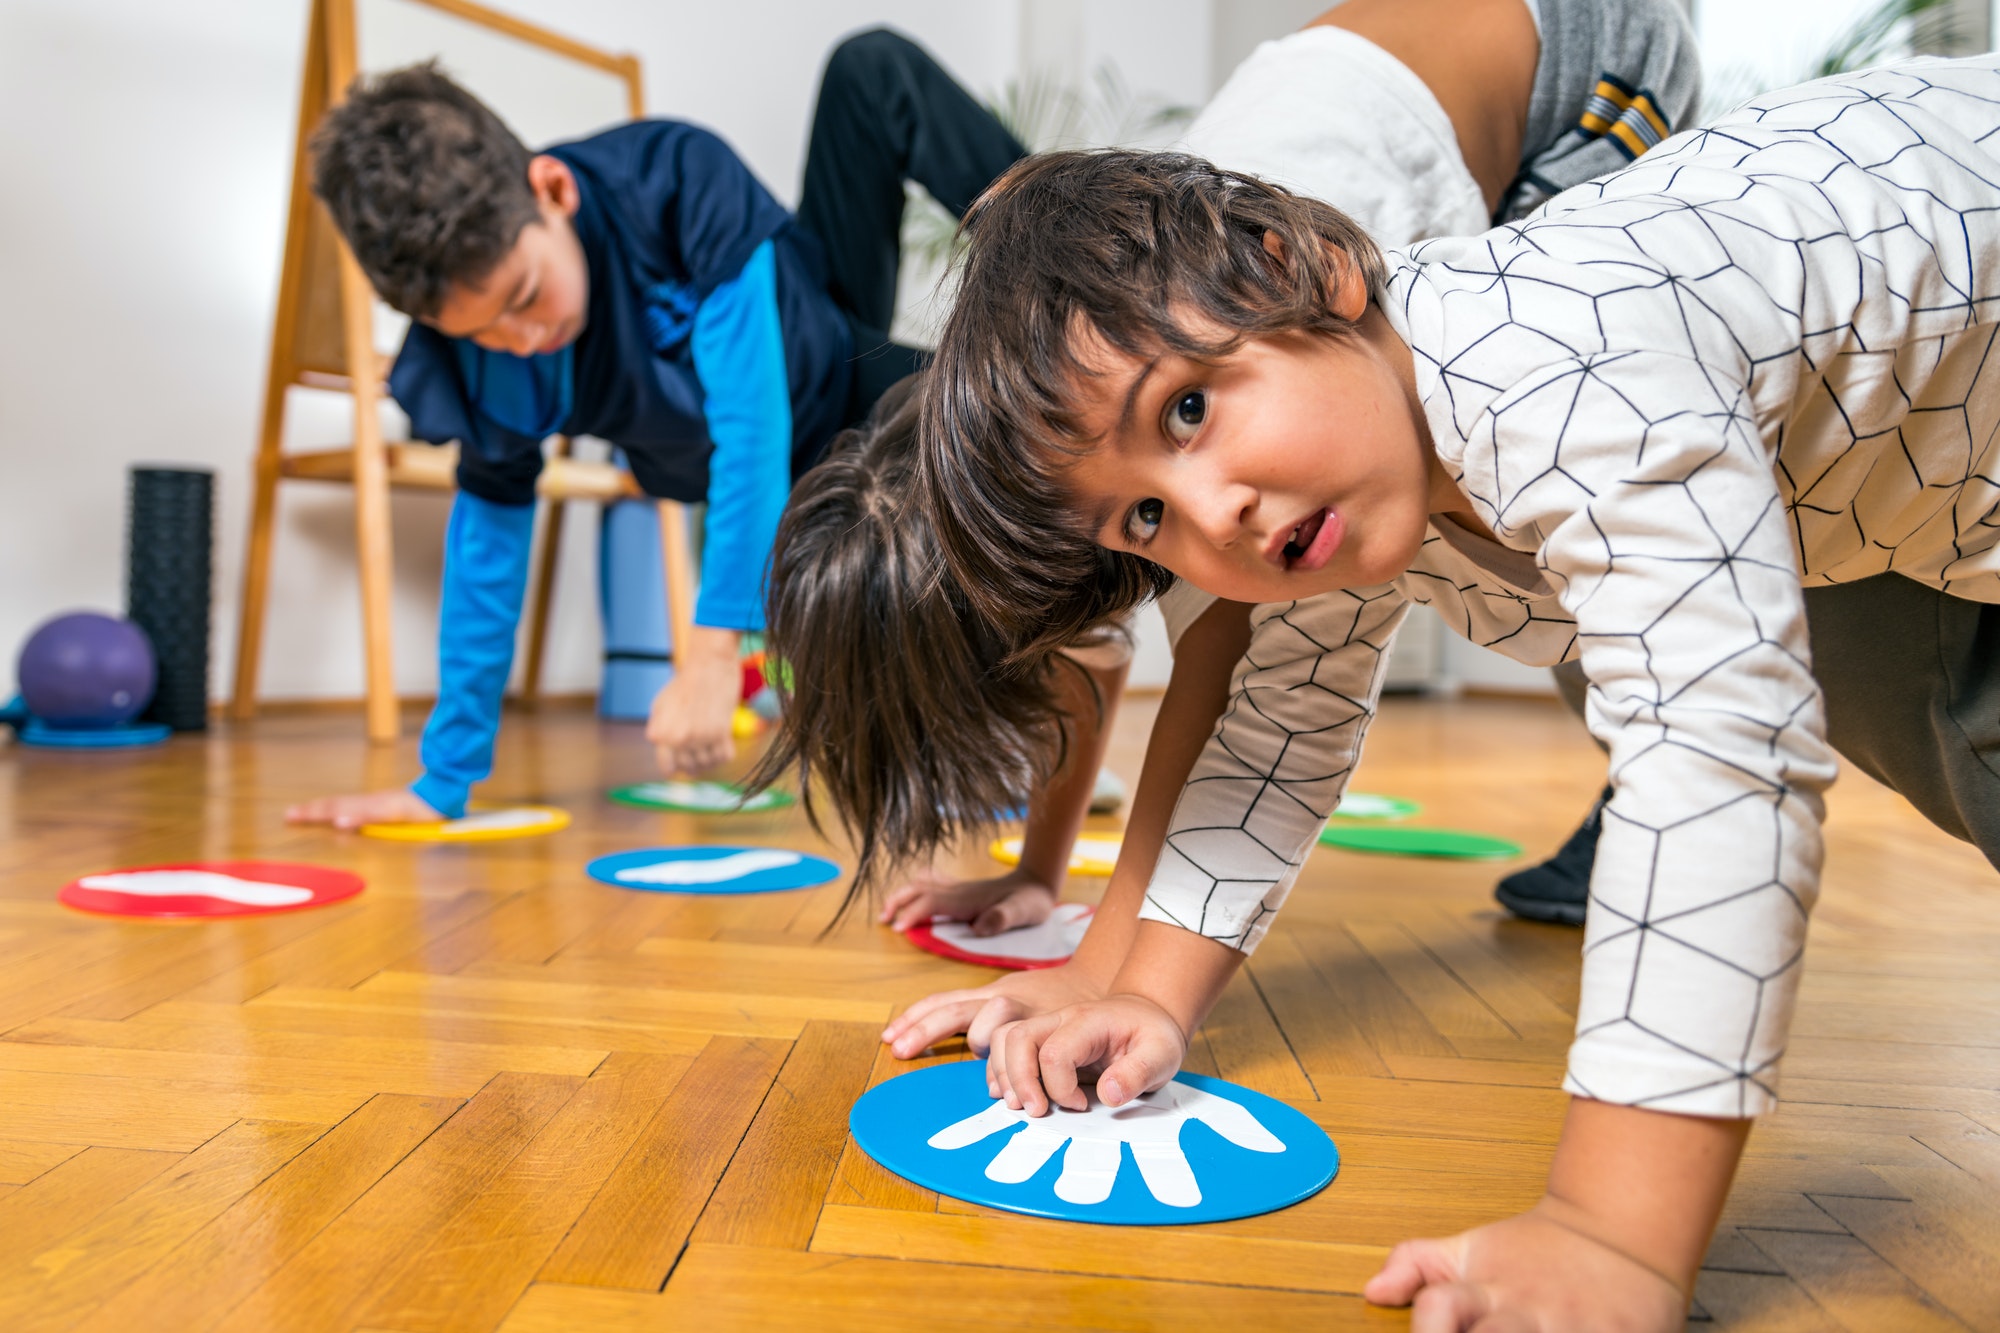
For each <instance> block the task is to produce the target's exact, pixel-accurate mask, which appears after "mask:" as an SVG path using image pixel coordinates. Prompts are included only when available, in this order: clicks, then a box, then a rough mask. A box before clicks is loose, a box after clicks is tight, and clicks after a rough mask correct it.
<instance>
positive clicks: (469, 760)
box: [410, 491, 535, 819]
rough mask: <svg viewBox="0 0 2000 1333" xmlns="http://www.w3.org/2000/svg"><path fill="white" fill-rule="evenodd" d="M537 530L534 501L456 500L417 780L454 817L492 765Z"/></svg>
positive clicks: (464, 495)
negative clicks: (434, 695)
mask: <svg viewBox="0 0 2000 1333" xmlns="http://www.w3.org/2000/svg"><path fill="white" fill-rule="evenodd" d="M534 535H535V507H534V505H532V504H525V505H503V504H495V503H493V502H492V501H491V500H482V499H480V498H479V497H478V496H476V495H473V494H471V493H470V492H467V491H461V492H459V495H458V498H457V499H456V500H454V501H453V502H452V506H451V522H450V524H449V525H448V526H447V527H446V529H445V538H444V595H443V597H442V598H441V600H440V604H439V607H438V700H437V706H436V707H435V708H433V709H431V720H430V722H429V723H428V724H427V725H426V726H425V727H424V743H423V751H422V753H423V761H424V775H423V776H422V777H421V778H419V779H417V781H416V782H415V783H413V784H411V787H410V790H411V791H414V792H415V793H416V794H417V795H418V796H419V797H421V798H422V799H423V800H424V802H425V803H426V804H428V805H429V806H431V807H432V808H433V809H435V810H436V811H437V812H438V813H439V814H442V815H444V816H445V817H446V818H448V819H456V818H458V817H459V816H460V815H462V814H464V813H465V799H466V795H467V793H468V792H470V791H471V789H472V784H473V783H475V782H478V781H479V780H480V779H482V778H484V777H485V776H486V775H487V774H488V773H490V772H492V771H493V735H494V733H495V732H496V731H498V730H499V729H500V700H501V697H502V696H503V695H505V694H506V692H507V676H508V674H509V673H510V672H512V670H513V669H514V632H515V630H516V628H517V627H518V626H519V625H520V623H521V603H522V601H523V600H524V599H525V598H526V596H527V591H528V552H529V549H530V547H531V546H532V545H533V543H534Z"/></svg>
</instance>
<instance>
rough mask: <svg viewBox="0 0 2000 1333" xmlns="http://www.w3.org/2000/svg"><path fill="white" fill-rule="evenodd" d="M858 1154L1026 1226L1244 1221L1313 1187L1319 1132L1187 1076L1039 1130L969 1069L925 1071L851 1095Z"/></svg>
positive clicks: (1328, 1168)
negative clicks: (1021, 1219)
mask: <svg viewBox="0 0 2000 1333" xmlns="http://www.w3.org/2000/svg"><path fill="white" fill-rule="evenodd" d="M847 1127H848V1128H849V1129H850V1130H852V1131H853V1132H854V1141H855V1142H856V1143H857V1144H859V1145H860V1146H861V1150H862V1151H863V1152H865V1153H867V1154H868V1155H869V1156H870V1157H872V1158H874V1159H875V1160H876V1161H877V1162H879V1163H881V1164H882V1165H883V1166H884V1167H886V1168H888V1169H889V1170H891V1171H893V1172H895V1173H896V1174H897V1175H899V1176H901V1177H903V1178H904V1179H905V1180H908V1181H910V1182H912V1183H913V1184H917V1185H921V1186H923V1187H924V1188H925V1189H932V1190H936V1191H937V1192H938V1193H940V1194H948V1195H950V1196H951V1197H952V1198H954V1199H961V1200H963V1201H965V1202H966V1203H977V1204H984V1205H985V1206H986V1207H989V1208H1005V1209H1007V1210H1008V1211H1009V1212H1015V1213H1029V1214H1031V1215H1033V1216H1035V1217H1057V1218H1061V1219H1063V1220H1064V1221H1069V1222H1106V1223H1112V1224H1115V1225H1120V1226H1167V1225H1176V1224H1180V1225H1185V1224H1187V1223H1190V1222H1221V1221H1224V1220H1226V1219H1228V1218H1232V1217H1253V1216H1255V1215H1256V1214H1258V1213H1268V1212H1272V1211H1274V1210H1275V1209H1279V1208H1287V1207H1290V1206H1291V1205H1292V1204H1295V1203H1297V1202H1299V1201H1300V1200H1301V1199H1307V1198H1311V1197H1312V1196H1313V1195H1315V1194H1317V1193H1319V1192H1320V1191H1321V1190H1323V1189H1325V1188H1326V1187H1327V1185H1328V1184H1329V1183H1330V1182H1331V1181H1332V1180H1333V1175H1334V1172H1336V1171H1338V1170H1339V1169H1340V1151H1339V1150H1338V1149H1337V1148H1335V1147H1334V1146H1333V1140H1332V1139H1330V1138H1328V1137H1327V1135H1326V1131H1325V1130H1323V1129H1321V1128H1320V1127H1319V1126H1318V1125H1315V1124H1314V1123H1313V1122H1312V1121H1311V1120H1308V1119H1307V1118H1306V1117H1305V1116H1304V1115H1302V1114H1300V1113H1299V1112H1297V1111H1295V1110H1293V1109H1292V1108H1291V1107H1289V1106H1287V1105H1285V1104H1284V1103H1283V1102H1281V1101H1278V1100H1276V1099H1275V1098H1271V1097H1266V1096H1265V1095H1264V1094H1263V1093H1261V1092H1252V1091H1250V1089H1248V1088H1244V1087H1238V1086H1237V1085H1236V1084H1234V1083H1226V1082H1224V1081H1223V1080H1222V1079H1219V1078H1205V1077H1203V1076H1202V1075H1200V1074H1179V1075H1176V1076H1175V1078H1174V1081H1173V1082H1171V1083H1169V1084H1167V1085H1166V1086H1165V1087H1163V1088H1159V1089H1156V1090H1155V1091H1153V1092H1149V1093H1147V1094H1146V1095H1145V1096H1143V1097H1140V1098H1137V1099H1136V1100H1134V1101H1131V1102H1128V1103H1127V1104H1126V1105H1124V1106H1121V1107H1118V1108H1117V1109H1116V1110H1113V1109H1111V1108H1109V1107H1106V1106H1104V1105H1102V1104H1100V1103H1099V1102H1098V1100H1097V1099H1096V1097H1095V1096H1093V1097H1092V1098H1091V1101H1090V1109H1089V1110H1088V1111H1065V1110H1061V1109H1060V1108H1059V1109H1057V1110H1054V1111H1051V1112H1050V1113H1049V1114H1048V1115H1046V1116H1043V1117H1041V1118H1039V1119H1035V1120H1030V1119H1029V1118H1028V1117H1027V1116H1026V1115H1025V1114H1024V1113H1022V1112H1019V1111H1010V1110H1008V1109H1007V1104H1006V1103H1005V1102H999V1101H994V1100H993V1099H992V1098H991V1097H988V1096H987V1095H986V1065H985V1062H984V1061H981V1060H962V1061H959V1062H958V1063H956V1064H948V1065H932V1066H930V1067H928V1068H925V1069H917V1070H913V1071H911V1072H910V1073H907V1074H903V1075H901V1076H900V1077H897V1078H892V1079H890V1080H889V1081H888V1082H886V1083H882V1084H879V1085H877V1086H876V1087H874V1088H871V1089H869V1090H868V1091H867V1092H866V1093H864V1094H863V1095H862V1097H861V1099H860V1100H859V1101H857V1102H855V1103H854V1111H853V1113H852V1114H850V1115H849V1116H848V1118H847Z"/></svg>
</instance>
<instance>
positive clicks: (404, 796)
mask: <svg viewBox="0 0 2000 1333" xmlns="http://www.w3.org/2000/svg"><path fill="white" fill-rule="evenodd" d="M443 818H444V816H443V815H441V814H439V813H438V812H437V811H436V810H433V809H432V808H431V806H430V803H429V802H427V801H425V800H424V799H423V798H422V797H420V796H418V795H417V794H416V793H415V792H413V791H411V790H410V789H409V788H408V787H391V788H389V789H388V790H387V791H364V792H356V793H355V794H353V795H351V796H322V797H320V798H319V799H318V800H316V801H304V802H301V803H300V804H298V805H295V806H292V807H290V808H289V809H287V810H286V811H285V822H286V823H287V824H331V825H333V826H334V827H335V828H339V829H355V828H360V827H361V826H362V825H363V824H431V823H435V822H436V821H438V820H440V819H443Z"/></svg>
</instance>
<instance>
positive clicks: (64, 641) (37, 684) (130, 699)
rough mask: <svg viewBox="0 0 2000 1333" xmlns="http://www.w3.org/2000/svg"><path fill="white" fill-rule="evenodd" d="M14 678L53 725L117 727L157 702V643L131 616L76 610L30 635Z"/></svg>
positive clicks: (25, 699) (34, 708) (35, 710)
mask: <svg viewBox="0 0 2000 1333" xmlns="http://www.w3.org/2000/svg"><path fill="white" fill-rule="evenodd" d="M15 678H16V679H17V680H18V681H19V682H20V686H21V700H22V702H24V703H26V704H27V705H28V711H29V712H30V713H33V714H34V715H35V716H36V717H38V718H40V719H41V720H42V721H44V722H46V723H48V724H49V725H50V726H52V727H116V726H120V725H122V724H124V723H127V722H130V721H131V720H132V719H133V718H135V717H137V716H139V714H140V713H141V712H142V711H144V710H145V707H146V705H147V704H149V703H151V702H152V701H153V686H154V684H155V682H156V674H155V668H154V665H153V645H152V643H151V641H149V640H148V639H147V638H146V631H144V630H142V629H140V628H139V627H138V626H137V625H135V624H133V623H132V622H131V621H129V620H121V619H119V618H118V617H117V616H104V615H99V614H97V613H96V612H95V611H76V612H72V613H71V614H69V615H66V616H57V617H56V618H55V619H54V620H50V621H47V622H45V623H44V624H42V625H41V627H40V628H38V629H36V631H35V632H34V633H33V634H30V635H29V636H28V641H27V643H25V644H23V645H22V646H21V660H20V663H19V665H18V667H17V669H16V672H15Z"/></svg>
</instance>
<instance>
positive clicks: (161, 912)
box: [56, 861, 362, 918]
mask: <svg viewBox="0 0 2000 1333" xmlns="http://www.w3.org/2000/svg"><path fill="white" fill-rule="evenodd" d="M361 889H362V879H361V876H359V875H357V874H354V873H353V872H352V871H348V870H333V869H330V868H328V867H326V866H312V865H301V864H300V863H298V862H296V861H189V862H185V863H181V864H176V865H160V866H134V867H132V868H130V869H126V870H105V871H101V872H99V873H97V874H95V875H85V876H83V877H82V878H80V879H74V880H71V881H70V882H69V883H68V884H65V885H64V886H63V889H62V892H61V893H59V894H57V895H56V898H57V900H58V901H60V902H63V903H66V904H68V905H69V906H71V907H74V908H77V909H78V910H79V911H84V912H96V913H98V914H100V915H103V916H142V917H182V918H186V917H221V916H262V915H264V914H265V913H269V912H292V911H297V910H298V909H300V908H303V907H324V906H325V905H326V904H328V903H337V902H339V901H341V900H342V899H344V898H352V897H353V896H354V895H355V894H357V893H359V892H361Z"/></svg>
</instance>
